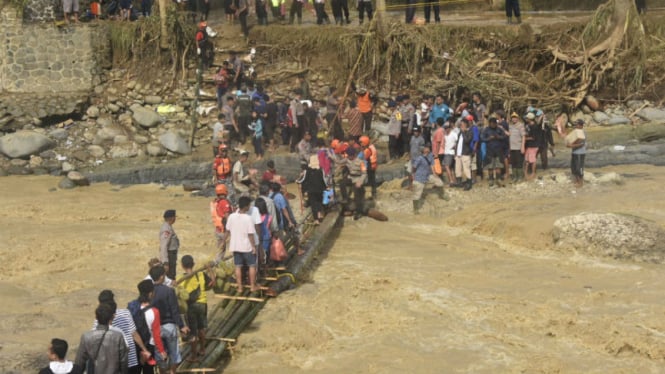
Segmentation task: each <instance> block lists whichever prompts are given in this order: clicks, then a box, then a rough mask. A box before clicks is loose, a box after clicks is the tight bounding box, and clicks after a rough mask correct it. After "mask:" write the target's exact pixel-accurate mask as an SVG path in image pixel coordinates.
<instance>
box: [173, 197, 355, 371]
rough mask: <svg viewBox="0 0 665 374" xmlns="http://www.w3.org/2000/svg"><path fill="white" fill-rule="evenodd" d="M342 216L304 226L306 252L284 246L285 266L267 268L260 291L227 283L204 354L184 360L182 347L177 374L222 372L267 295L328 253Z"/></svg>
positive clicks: (185, 351)
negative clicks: (324, 252)
mask: <svg viewBox="0 0 665 374" xmlns="http://www.w3.org/2000/svg"><path fill="white" fill-rule="evenodd" d="M341 217H342V214H341V213H340V212H339V211H338V210H333V211H331V212H330V213H328V215H326V217H325V218H324V219H323V222H322V223H321V224H320V225H318V226H313V225H306V226H305V229H304V230H303V233H302V237H301V247H302V248H303V249H304V250H305V253H304V254H303V255H300V256H299V255H297V253H296V252H297V251H296V248H295V247H294V245H293V243H291V242H287V243H285V246H286V247H287V248H288V253H289V256H288V258H287V259H286V260H285V261H283V264H285V266H280V267H275V268H269V269H268V271H269V272H270V273H271V274H273V276H269V277H264V278H260V279H259V281H258V283H259V284H260V286H261V290H260V291H257V292H253V293H252V292H250V291H249V289H247V290H244V291H243V292H242V293H238V292H237V289H236V287H235V286H234V285H232V284H228V286H229V287H227V288H226V292H225V293H222V294H216V295H215V296H216V297H217V298H221V299H222V301H221V302H220V303H218V304H217V305H215V306H214V307H213V308H212V310H211V311H210V312H209V313H208V328H207V331H206V349H205V355H204V356H201V357H199V360H198V361H197V362H190V361H187V358H189V356H190V345H189V344H186V345H184V346H183V347H182V350H181V355H182V357H183V361H182V363H181V364H180V365H179V366H178V370H177V372H178V373H221V372H222V371H223V370H224V367H225V366H226V365H227V364H228V362H229V360H230V359H231V357H232V353H233V352H232V349H233V346H234V344H235V342H236V339H237V338H238V336H239V335H240V334H241V333H242V332H243V330H245V329H246V328H247V327H248V326H249V325H250V324H251V323H252V321H253V320H254V318H255V317H256V315H257V314H258V313H259V311H260V310H261V309H263V307H264V306H265V304H266V302H267V300H268V299H269V297H268V295H279V293H281V292H283V291H285V290H287V289H289V288H290V287H293V286H294V285H295V282H296V280H298V279H302V278H303V277H304V276H305V274H306V272H307V271H308V268H309V267H310V266H311V265H312V262H313V261H314V259H315V258H316V257H317V255H318V254H319V253H321V252H322V251H325V250H327V249H328V245H329V244H330V243H332V242H333V240H334V238H335V237H336V236H337V235H338V234H339V229H338V224H339V223H340V222H341Z"/></svg>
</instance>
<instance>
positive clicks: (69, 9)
mask: <svg viewBox="0 0 665 374" xmlns="http://www.w3.org/2000/svg"><path fill="white" fill-rule="evenodd" d="M62 9H63V11H64V13H78V11H79V0H62Z"/></svg>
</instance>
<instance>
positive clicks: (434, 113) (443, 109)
mask: <svg viewBox="0 0 665 374" xmlns="http://www.w3.org/2000/svg"><path fill="white" fill-rule="evenodd" d="M448 117H450V108H448V105H446V104H445V103H441V105H438V104H434V105H432V110H431V111H430V113H429V123H431V124H434V123H436V119H437V118H443V122H446V121H447V120H448Z"/></svg>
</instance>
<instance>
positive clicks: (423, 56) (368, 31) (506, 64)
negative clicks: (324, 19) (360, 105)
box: [254, 0, 665, 109]
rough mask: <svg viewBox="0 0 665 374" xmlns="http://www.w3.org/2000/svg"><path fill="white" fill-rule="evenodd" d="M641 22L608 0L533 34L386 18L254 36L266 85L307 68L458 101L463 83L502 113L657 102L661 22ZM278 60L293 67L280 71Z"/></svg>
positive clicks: (618, 1) (663, 45)
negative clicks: (572, 20)
mask: <svg viewBox="0 0 665 374" xmlns="http://www.w3.org/2000/svg"><path fill="white" fill-rule="evenodd" d="M644 22H646V24H643V20H642V19H641V18H640V16H639V15H638V14H637V10H636V8H635V5H634V3H633V0H609V1H607V2H606V3H605V4H603V5H601V6H600V7H599V8H598V9H597V11H596V12H595V14H594V15H593V16H592V17H591V19H590V20H589V22H588V23H586V24H572V25H571V24H566V25H553V26H544V27H542V28H541V30H540V32H539V33H534V31H533V29H532V28H531V27H530V26H529V25H528V24H522V25H521V26H519V27H506V26H483V27H473V26H463V27H459V26H457V27H453V26H448V25H428V26H427V27H418V26H413V25H405V24H403V23H399V22H394V21H390V20H384V21H382V22H372V23H371V24H370V25H369V26H367V27H366V28H364V29H362V30H357V29H355V30H354V29H348V28H336V29H335V30H334V32H331V31H330V29H325V28H322V29H316V30H311V31H308V32H307V33H306V34H302V33H290V32H287V30H284V32H275V30H274V29H272V30H269V29H265V28H262V29H258V30H256V32H255V33H254V35H255V36H257V37H258V40H259V43H260V44H259V46H260V47H261V48H260V49H259V50H260V51H261V50H262V51H264V52H263V55H264V57H265V60H267V61H268V63H269V64H272V66H273V68H272V69H266V71H267V72H268V73H267V76H268V77H269V78H273V80H279V79H280V78H281V77H287V76H289V73H290V72H293V71H305V70H306V71H308V72H310V73H311V72H314V73H319V74H321V75H324V76H326V77H327V78H328V79H329V80H330V81H331V83H333V84H336V85H338V86H339V85H340V84H341V83H343V82H346V81H347V79H348V78H349V72H352V74H351V78H352V79H354V80H355V81H357V82H362V83H366V84H367V85H369V86H371V87H373V88H375V89H376V90H378V91H384V92H388V93H390V92H395V91H400V90H412V91H419V92H424V93H432V92H441V93H444V94H446V93H447V94H448V95H449V96H450V97H451V98H452V99H457V98H459V97H458V96H460V95H464V93H462V92H461V90H460V87H464V88H465V89H466V90H467V91H471V90H478V91H481V92H483V93H485V95H486V96H487V97H488V99H489V100H491V101H492V102H502V105H503V106H504V107H506V108H511V107H513V106H521V105H525V104H526V103H527V102H529V101H536V102H538V104H539V105H540V106H541V107H542V108H546V109H558V108H561V106H562V105H563V106H566V107H575V106H578V105H579V104H580V103H581V102H582V101H583V100H584V97H585V96H586V95H588V94H589V93H594V94H598V95H599V96H601V98H602V97H604V98H612V99H619V100H624V99H629V98H631V97H638V96H643V97H649V98H652V99H656V100H662V99H663V96H664V94H663V90H664V89H665V82H663V80H664V79H665V75H664V74H663V72H665V54H663V51H665V26H663V25H661V24H660V23H659V22H651V23H649V21H648V20H645V21H644ZM645 26H646V27H645ZM647 30H648V32H647ZM280 31H281V30H280ZM280 61H289V63H290V64H291V65H293V62H294V61H295V62H297V63H298V67H297V68H293V67H291V68H286V67H285V68H283V69H281V68H279V66H280V65H279V63H280ZM275 64H277V65H276V66H278V68H277V69H275V68H274V66H275Z"/></svg>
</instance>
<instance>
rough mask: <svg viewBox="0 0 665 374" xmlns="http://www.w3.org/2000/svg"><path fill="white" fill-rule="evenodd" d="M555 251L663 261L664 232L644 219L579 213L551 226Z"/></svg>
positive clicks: (557, 221) (664, 255)
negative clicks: (565, 250)
mask: <svg viewBox="0 0 665 374" xmlns="http://www.w3.org/2000/svg"><path fill="white" fill-rule="evenodd" d="M552 239H553V240H554V243H555V244H556V245H557V246H558V247H564V248H570V249H573V250H576V251H580V252H584V253H586V254H590V255H601V256H609V257H613V258H616V259H629V260H634V261H641V262H653V263H663V262H664V261H665V245H663V244H662V243H664V241H665V230H663V228H661V227H660V226H659V225H657V224H655V223H654V222H651V221H648V220H646V219H643V218H640V217H636V216H630V215H624V214H614V213H582V214H578V215H574V216H568V217H563V218H560V219H558V220H556V221H555V222H554V228H553V230H552Z"/></svg>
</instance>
